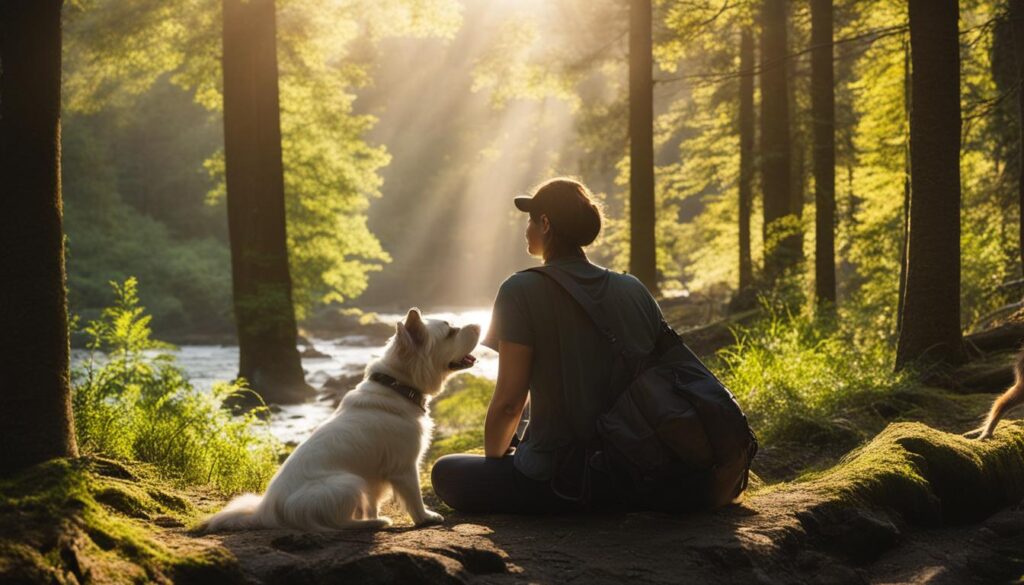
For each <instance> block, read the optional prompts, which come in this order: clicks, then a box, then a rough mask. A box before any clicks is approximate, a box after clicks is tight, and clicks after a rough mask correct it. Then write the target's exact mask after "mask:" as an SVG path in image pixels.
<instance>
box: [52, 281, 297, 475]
mask: <svg viewBox="0 0 1024 585" xmlns="http://www.w3.org/2000/svg"><path fill="white" fill-rule="evenodd" d="M113 287H114V294H115V297H116V298H115V304H114V305H113V306H112V307H110V308H108V309H105V310H104V311H103V314H102V316H101V317H100V318H99V319H97V320H94V321H91V322H90V323H88V324H87V325H86V327H85V332H86V333H87V334H88V336H89V339H90V341H89V349H90V350H91V352H92V353H91V354H90V357H89V359H88V360H86V361H85V362H84V363H83V364H82V365H80V366H78V367H76V368H75V369H74V371H73V372H72V387H73V392H72V406H73V410H74V417H75V431H76V434H77V438H78V444H79V447H80V448H81V449H82V451H83V452H86V453H95V454H102V455H105V456H109V457H113V458H117V459H125V460H137V461H143V462H146V463H150V464H153V465H154V466H155V467H156V468H157V469H158V470H159V471H160V473H162V474H163V475H165V476H167V477H171V478H174V479H176V480H179V481H181V482H183V483H186V484H200V485H211V486H214V487H216V488H217V489H219V490H221V491H223V492H226V493H233V492H238V491H243V490H260V489H262V487H263V486H264V485H265V484H266V482H267V481H268V480H269V479H270V476H271V475H272V474H273V473H274V471H275V470H276V468H277V453H278V450H279V445H278V443H277V441H276V440H275V439H274V438H273V436H272V435H271V434H270V431H269V428H268V426H267V423H266V422H265V420H262V419H261V416H263V415H265V414H266V412H265V409H262V408H261V409H256V410H253V411H251V412H249V413H247V414H244V415H242V416H237V417H236V416H232V415H231V413H230V411H229V410H227V409H226V408H224V406H223V403H224V400H225V399H227V398H228V397H229V396H231V395H232V394H235V393H238V392H247V391H248V390H247V389H246V388H245V386H244V384H243V383H241V382H236V383H230V384H229V383H221V384H217V385H216V386H214V388H213V390H212V392H204V391H202V390H199V389H197V388H195V387H194V386H192V385H191V384H190V383H189V381H188V380H187V379H186V378H185V376H184V372H183V371H182V370H181V369H180V368H178V367H177V366H176V365H175V363H174V358H173V356H171V355H170V354H168V353H166V351H165V350H166V349H168V347H169V346H168V345H166V344H163V343H161V342H158V341H155V340H153V339H152V338H151V337H150V329H149V323H150V317H149V316H148V315H146V314H145V312H144V310H143V308H142V307H140V306H139V301H138V295H137V283H136V281H135V279H134V278H129V279H128V280H126V281H125V283H124V284H123V285H117V284H113ZM98 354H99V355H98Z"/></svg>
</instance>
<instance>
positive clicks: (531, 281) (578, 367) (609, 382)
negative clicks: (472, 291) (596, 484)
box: [481, 257, 662, 480]
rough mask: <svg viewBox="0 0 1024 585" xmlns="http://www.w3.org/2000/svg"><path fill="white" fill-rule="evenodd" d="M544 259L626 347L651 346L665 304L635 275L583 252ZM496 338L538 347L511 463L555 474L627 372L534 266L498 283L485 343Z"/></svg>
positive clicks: (532, 473)
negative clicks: (523, 425) (599, 310)
mask: <svg viewBox="0 0 1024 585" xmlns="http://www.w3.org/2000/svg"><path fill="white" fill-rule="evenodd" d="M547 264H548V265H551V266H557V267H558V268H559V269H561V270H563V271H564V272H566V273H567V274H569V275H570V276H571V277H572V278H573V279H574V280H575V281H576V282H577V283H579V285H580V286H581V287H582V288H583V289H584V290H585V291H586V292H587V294H589V295H590V297H591V298H593V299H594V301H596V302H597V303H600V304H601V305H602V306H603V307H604V309H605V311H606V312H607V314H608V315H609V317H610V318H611V319H612V320H613V321H614V323H613V330H615V331H618V332H619V333H620V335H621V336H622V341H623V344H624V345H625V347H626V348H627V350H628V351H630V352H637V353H642V354H646V353H649V352H650V351H651V350H652V349H653V348H654V344H655V341H656V340H657V336H658V332H659V330H660V325H661V319H662V315H661V309H660V308H659V307H658V303H657V301H655V300H654V298H653V297H652V296H651V294H650V292H648V291H647V288H646V287H644V285H643V284H641V283H640V281H639V280H637V279H636V277H634V276H632V275H630V274H619V273H616V272H612V271H610V270H608V269H606V268H602V267H600V266H597V265H595V264H591V263H590V262H589V261H588V260H587V259H586V258H582V257H568V258H559V259H555V260H552V261H550V262H548V263H547ZM499 341H509V342H513V343H519V344H522V345H528V346H530V347H532V348H533V358H532V363H531V369H530V410H531V412H530V424H529V426H528V427H527V429H526V434H525V436H524V437H523V440H522V443H520V445H519V447H518V448H517V449H516V455H515V459H514V461H515V465H516V468H517V469H519V471H521V472H522V473H523V474H524V475H527V476H529V477H531V478H533V479H537V480H547V479H550V478H551V476H552V473H553V471H554V468H555V465H556V461H557V460H558V457H559V455H560V454H561V453H562V452H563V451H564V450H566V449H567V448H568V447H570V446H572V445H573V444H574V443H575V442H577V441H580V442H582V443H584V444H585V443H586V442H587V441H589V440H590V438H592V436H593V433H594V423H595V421H596V420H597V418H598V416H600V415H601V414H602V413H603V412H604V411H606V410H607V409H608V408H609V407H610V406H611V402H612V400H613V399H614V397H615V394H616V391H617V390H621V388H623V387H624V384H625V383H626V382H628V380H629V373H628V372H626V371H625V370H624V367H623V366H622V365H621V361H619V360H616V359H615V355H614V352H613V351H612V349H611V347H610V346H609V344H608V342H607V340H605V338H604V337H603V336H602V335H601V334H600V332H599V331H598V329H597V326H596V325H594V323H593V322H592V321H591V320H590V318H589V317H588V316H587V314H586V313H585V312H584V311H583V309H582V307H580V306H579V305H578V304H577V303H576V301H575V300H574V299H573V298H572V297H571V296H569V294H568V293H567V292H565V291H564V290H563V289H562V288H561V287H560V286H559V285H558V284H557V283H555V282H554V281H552V280H551V279H550V278H548V277H546V276H544V275H543V274H537V273H535V272H518V273H516V274H513V275H512V276H510V277H509V278H508V279H506V280H505V282H504V283H502V285H501V288H500V289H498V295H497V297H496V298H495V300H494V310H493V312H492V315H491V324H490V327H489V329H488V332H487V336H486V338H485V339H484V340H483V341H482V342H481V343H482V344H483V345H486V346H487V347H490V348H492V349H495V350H497V349H498V342H499Z"/></svg>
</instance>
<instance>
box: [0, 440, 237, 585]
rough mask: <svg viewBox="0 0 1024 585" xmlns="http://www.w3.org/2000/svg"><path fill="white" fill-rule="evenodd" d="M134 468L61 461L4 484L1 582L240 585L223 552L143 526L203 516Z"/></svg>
mask: <svg viewBox="0 0 1024 585" xmlns="http://www.w3.org/2000/svg"><path fill="white" fill-rule="evenodd" d="M129 467H130V466H127V465H125V464H117V465H111V462H110V461H108V460H92V459H87V458H82V459H58V460H54V461H50V462H48V463H45V464H42V465H38V466H35V467H32V468H30V469H28V470H26V471H24V472H22V473H20V474H18V475H16V476H14V477H12V478H9V479H5V480H3V481H0V583H84V582H98V583H168V582H172V581H176V580H180V581H183V582H189V583H194V582H211V583H212V582H218V583H234V582H241V581H242V578H241V574H240V572H239V571H238V568H237V563H236V562H235V560H234V558H233V557H231V555H230V554H228V553H227V552H226V551H224V550H223V549H220V548H217V547H215V546H211V545H210V544H208V543H199V542H196V543H188V544H182V546H175V547H171V546H168V545H167V543H166V542H165V540H164V539H161V538H159V537H158V535H157V533H156V531H157V530H160V529H159V528H158V527H156V526H154V525H152V524H149V523H146V522H143V521H142V520H146V519H150V518H157V517H160V518H170V519H172V520H173V521H175V522H177V523H179V524H182V525H184V524H186V523H190V522H193V521H194V520H195V519H196V516H197V514H198V513H197V511H196V509H195V507H194V506H192V505H191V504H190V503H188V500H187V499H186V498H185V497H184V496H181V495H179V494H176V493H174V490H173V488H171V487H170V486H165V485H163V484H161V483H160V482H159V481H157V480H156V479H154V478H153V477H151V476H149V474H148V473H147V470H146V469H145V468H144V467H142V466H139V468H138V469H130V468H129ZM111 475H113V476H116V477H110V476H111ZM123 478H131V479H130V480H128V479H123Z"/></svg>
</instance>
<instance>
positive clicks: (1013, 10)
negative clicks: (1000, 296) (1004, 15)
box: [1008, 0, 1024, 271]
mask: <svg viewBox="0 0 1024 585" xmlns="http://www.w3.org/2000/svg"><path fill="white" fill-rule="evenodd" d="M1008 4H1009V18H1010V31H1011V35H1012V37H1013V56H1014V57H1015V65H1016V73H1017V75H1016V77H1015V81H1016V82H1017V83H1016V85H1017V87H1016V89H1017V128H1018V132H1019V134H1018V140H1017V163H1018V164H1017V202H1018V205H1019V209H1020V228H1019V232H1018V245H1019V248H1020V251H1019V253H1020V261H1021V270H1022V271H1024V3H1022V2H1021V0H1009V2H1008Z"/></svg>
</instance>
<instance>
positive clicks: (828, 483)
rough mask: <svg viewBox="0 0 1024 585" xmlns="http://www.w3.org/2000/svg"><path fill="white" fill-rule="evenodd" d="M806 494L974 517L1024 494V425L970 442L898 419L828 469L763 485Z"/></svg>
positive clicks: (827, 500) (924, 517)
mask: <svg viewBox="0 0 1024 585" xmlns="http://www.w3.org/2000/svg"><path fill="white" fill-rule="evenodd" d="M769 490H770V491H776V490H793V491H802V492H809V493H811V494H814V495H817V496H820V498H821V502H822V505H849V506H859V505H869V506H880V507H884V508H887V509H891V510H893V511H895V512H898V513H899V514H900V515H902V516H903V517H904V518H906V519H908V520H910V521H915V522H920V523H926V524H930V523H935V522H941V523H962V522H968V521H976V520H979V519H981V518H983V517H985V516H986V515H988V514H990V513H992V512H994V511H995V510H996V509H998V508H1000V507H1003V506H1006V505H1008V504H1011V503H1015V502H1018V501H1020V499H1021V498H1022V497H1024V425H1022V424H1020V423H1016V422H1014V423H1003V424H1002V425H1001V426H1000V427H999V429H998V432H997V433H996V437H995V438H994V439H992V440H988V441H971V440H968V439H965V438H964V437H962V436H960V435H954V434H950V433H946V432H943V431H940V430H936V429H933V428H931V427H928V426H926V425H924V424H921V423H895V424H891V425H889V426H888V427H886V428H885V430H883V431H882V432H881V433H879V434H878V436H876V437H875V438H874V439H872V440H871V441H870V442H868V443H867V444H866V445H864V446H863V447H861V448H859V449H857V450H855V451H853V452H851V453H850V454H848V455H847V456H846V457H844V458H843V460H842V461H841V462H840V463H839V464H838V465H836V466H835V467H833V468H832V469H829V470H827V471H823V472H819V473H814V474H809V475H807V476H804V477H802V478H800V479H799V480H797V481H796V482H793V483H790V484H781V485H778V486H773V487H769V488H765V489H764V490H761V491H760V493H766V492H767V491H769Z"/></svg>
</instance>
